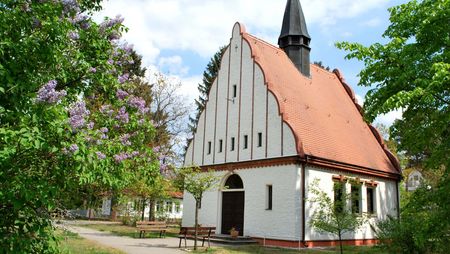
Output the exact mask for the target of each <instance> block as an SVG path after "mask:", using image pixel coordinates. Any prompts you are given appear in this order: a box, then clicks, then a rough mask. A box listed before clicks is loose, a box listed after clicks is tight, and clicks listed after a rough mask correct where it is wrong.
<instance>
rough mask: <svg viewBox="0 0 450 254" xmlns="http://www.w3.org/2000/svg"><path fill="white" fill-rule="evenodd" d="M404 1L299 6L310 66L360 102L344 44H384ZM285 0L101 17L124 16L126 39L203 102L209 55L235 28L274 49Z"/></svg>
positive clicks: (177, 5) (151, 4)
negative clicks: (317, 64) (330, 75)
mask: <svg viewBox="0 0 450 254" xmlns="http://www.w3.org/2000/svg"><path fill="white" fill-rule="evenodd" d="M404 2H406V1H405V0H391V1H389V0H364V1H355V0H332V1H330V0H301V4H302V7H303V11H304V14H305V18H306V22H307V25H308V31H309V34H310V35H311V38H312V40H311V48H312V51H311V61H322V62H323V63H324V64H325V65H327V66H330V67H331V68H332V69H333V68H338V69H339V70H341V72H342V73H343V74H344V77H345V79H346V80H347V83H349V85H350V86H351V87H352V88H353V89H354V90H355V92H356V94H357V97H358V99H359V101H361V99H362V98H363V97H364V95H365V93H366V92H367V90H368V88H364V87H359V86H357V83H358V80H359V79H358V77H357V74H358V73H359V71H360V70H361V69H362V68H363V65H362V63H360V62H358V61H356V60H345V59H344V57H345V52H343V51H341V50H339V49H337V48H336V47H335V46H334V44H335V43H336V42H338V41H351V42H359V43H362V44H364V45H370V44H371V43H374V42H383V41H385V40H384V39H383V38H382V34H383V32H384V30H385V29H386V27H387V26H388V25H389V13H388V11H387V8H389V7H391V6H395V5H398V4H401V3H404ZM285 5H286V0H208V1H205V0H127V1H123V0H111V1H107V2H105V3H104V8H103V11H102V12H101V13H100V14H98V15H97V17H96V18H97V19H98V20H101V19H102V18H103V17H104V16H110V17H113V16H116V15H117V14H121V15H122V16H123V17H124V18H125V22H124V24H125V25H126V26H127V27H129V31H128V33H127V34H126V35H125V36H124V38H125V39H126V40H127V41H128V42H130V43H132V44H133V45H134V46H135V49H136V50H137V52H138V53H140V54H141V55H143V63H144V65H145V66H146V67H148V68H149V70H150V72H151V71H162V72H163V73H165V74H167V75H170V76H172V77H173V78H174V79H177V80H179V81H180V82H181V84H182V86H181V89H180V93H181V94H183V95H184V96H185V97H186V101H187V102H188V103H192V102H193V99H194V98H196V97H197V96H198V93H197V89H196V87H197V84H198V83H199V82H200V81H201V77H202V73H203V70H204V68H205V66H206V64H207V63H208V61H209V59H210V58H211V56H212V55H213V54H214V53H215V52H216V51H217V50H218V48H219V47H220V46H222V45H225V44H227V43H228V42H229V38H230V36H231V29H232V27H233V24H234V23H235V22H236V21H239V22H241V23H242V24H244V26H245V27H246V30H247V32H249V33H250V34H253V35H255V36H257V37H260V38H262V39H264V40H266V41H267V42H269V43H272V44H274V45H276V42H277V39H278V36H279V32H280V29H281V23H282V19H283V13H284V7H285ZM400 116H401V114H400V112H398V111H397V112H391V113H389V114H387V115H385V116H382V117H380V118H379V119H378V120H377V121H379V122H382V123H385V124H390V123H392V121H393V120H394V119H395V118H398V117H400Z"/></svg>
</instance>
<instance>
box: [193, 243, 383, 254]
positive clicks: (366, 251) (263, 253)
mask: <svg viewBox="0 0 450 254" xmlns="http://www.w3.org/2000/svg"><path fill="white" fill-rule="evenodd" d="M205 250H206V248H201V247H200V248H199V250H198V251H194V252H193V253H213V254H294V253H295V254H299V253H304V254H335V253H339V247H337V248H326V249H325V248H324V249H301V250H294V249H282V248H269V247H262V246H258V245H247V246H236V247H234V246H233V247H212V248H209V249H207V251H205ZM344 253H345V254H387V253H386V252H383V251H382V250H380V249H379V248H377V247H372V246H345V247H344Z"/></svg>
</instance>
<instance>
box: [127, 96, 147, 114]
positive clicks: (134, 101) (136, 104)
mask: <svg viewBox="0 0 450 254" xmlns="http://www.w3.org/2000/svg"><path fill="white" fill-rule="evenodd" d="M127 103H128V105H129V106H130V107H132V108H136V109H138V110H139V111H143V110H144V108H145V100H144V99H142V98H141V97H137V96H130V98H128V101H127Z"/></svg>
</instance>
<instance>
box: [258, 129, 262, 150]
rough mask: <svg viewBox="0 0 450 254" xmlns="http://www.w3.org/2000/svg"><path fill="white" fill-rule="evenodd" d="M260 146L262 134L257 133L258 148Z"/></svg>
mask: <svg viewBox="0 0 450 254" xmlns="http://www.w3.org/2000/svg"><path fill="white" fill-rule="evenodd" d="M261 146H262V132H258V147H261Z"/></svg>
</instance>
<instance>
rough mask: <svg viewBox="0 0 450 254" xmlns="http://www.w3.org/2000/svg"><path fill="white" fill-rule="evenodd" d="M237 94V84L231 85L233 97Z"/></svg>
mask: <svg viewBox="0 0 450 254" xmlns="http://www.w3.org/2000/svg"><path fill="white" fill-rule="evenodd" d="M236 95H237V85H233V98H236Z"/></svg>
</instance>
